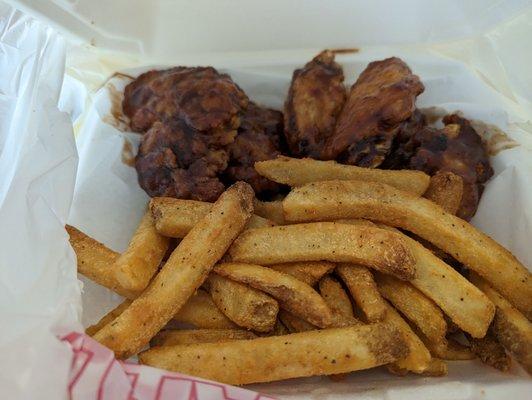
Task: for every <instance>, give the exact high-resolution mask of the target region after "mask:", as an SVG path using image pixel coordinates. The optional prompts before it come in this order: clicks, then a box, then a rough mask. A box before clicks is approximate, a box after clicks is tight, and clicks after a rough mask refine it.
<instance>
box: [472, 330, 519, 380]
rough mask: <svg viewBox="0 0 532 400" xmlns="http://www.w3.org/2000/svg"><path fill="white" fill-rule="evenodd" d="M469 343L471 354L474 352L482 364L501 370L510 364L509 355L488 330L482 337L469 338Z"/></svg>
mask: <svg viewBox="0 0 532 400" xmlns="http://www.w3.org/2000/svg"><path fill="white" fill-rule="evenodd" d="M469 343H470V345H471V351H472V352H473V354H476V356H477V357H478V358H479V359H480V361H482V362H483V363H484V364H486V365H489V366H490V367H493V368H495V369H498V370H499V371H503V372H506V371H508V370H509V369H510V367H511V366H512V360H511V358H510V356H508V354H506V352H505V351H504V347H503V346H502V345H501V344H500V343H499V341H498V340H497V338H496V337H495V336H494V335H493V334H492V333H491V332H490V331H488V333H487V334H486V336H484V337H483V338H469Z"/></svg>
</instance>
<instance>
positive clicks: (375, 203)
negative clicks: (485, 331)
mask: <svg viewBox="0 0 532 400" xmlns="http://www.w3.org/2000/svg"><path fill="white" fill-rule="evenodd" d="M283 209H284V211H285V217H286V218H287V219H288V220H290V221H313V220H314V221H315V220H324V219H340V218H367V219H371V220H375V221H379V222H383V223H385V224H388V225H393V226H397V227H400V228H402V229H406V230H408V231H411V232H413V233H415V234H416V235H418V236H420V237H422V238H423V239H426V240H428V241H430V242H431V243H433V244H435V245H436V246H437V247H439V248H441V249H442V250H444V251H445V252H446V253H448V254H450V255H451V256H453V257H454V258H456V259H457V260H458V261H460V262H461V263H463V264H464V265H465V266H467V267H469V268H470V269H471V270H473V271H475V272H477V273H478V274H479V275H480V276H482V277H483V278H484V279H486V280H487V281H488V283H489V284H490V285H492V286H493V287H494V288H495V289H496V290H498V291H500V293H501V294H502V295H503V296H505V297H506V298H507V299H508V300H509V301H510V303H512V304H513V305H514V306H515V307H516V308H517V309H519V310H520V311H521V312H523V314H525V316H526V317H527V318H532V279H531V278H530V272H529V271H528V270H527V269H526V268H525V267H524V266H523V265H522V264H521V263H520V262H519V261H518V260H517V259H516V258H515V257H514V256H513V255H512V254H511V253H510V252H509V251H508V250H506V249H505V248H504V247H502V246H501V245H499V244H498V243H497V242H495V241H494V240H493V239H491V238H489V237H488V236H486V235H484V234H483V233H481V232H480V231H478V230H477V229H475V228H474V227H473V226H472V225H470V224H468V223H467V222H465V221H463V220H461V219H460V218H458V217H455V216H454V215H452V214H449V213H447V212H445V211H444V210H443V209H442V208H441V207H439V206H438V205H436V204H434V203H433V202H431V201H429V200H427V199H424V198H421V197H416V196H413V195H411V194H409V193H407V192H403V191H400V190H397V189H395V188H393V187H391V186H388V185H385V184H381V183H375V182H360V181H330V182H317V183H311V184H308V185H306V186H303V187H300V188H296V189H293V190H292V192H290V194H289V195H288V196H287V197H286V198H285V200H284V201H283ZM482 336H483V335H481V336H480V337H482Z"/></svg>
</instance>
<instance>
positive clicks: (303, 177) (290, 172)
mask: <svg viewBox="0 0 532 400" xmlns="http://www.w3.org/2000/svg"><path fill="white" fill-rule="evenodd" d="M255 169H256V170H257V172H258V173H259V174H261V175H262V176H265V177H266V178H268V179H270V180H272V181H274V182H278V183H282V184H285V185H290V186H303V185H305V184H307V183H311V182H320V181H330V180H334V179H339V180H361V181H370V182H382V183H386V184H388V185H391V186H394V187H396V188H398V189H401V190H405V191H407V192H410V193H412V194H414V195H417V196H421V195H422V194H423V193H424V192H425V190H427V187H428V186H429V181H430V177H429V176H428V175H427V174H425V173H424V172H422V171H413V170H406V169H405V170H400V171H395V170H384V169H374V168H361V167H357V166H354V165H343V164H338V163H337V162H335V161H319V160H313V159H311V158H302V159H299V158H290V157H283V156H280V157H277V158H276V159H273V160H267V161H258V162H256V163H255Z"/></svg>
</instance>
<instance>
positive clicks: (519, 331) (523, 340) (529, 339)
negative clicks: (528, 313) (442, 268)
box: [471, 274, 532, 375]
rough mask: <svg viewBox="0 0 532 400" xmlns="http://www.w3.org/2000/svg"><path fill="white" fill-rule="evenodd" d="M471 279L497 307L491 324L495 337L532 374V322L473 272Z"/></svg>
mask: <svg viewBox="0 0 532 400" xmlns="http://www.w3.org/2000/svg"><path fill="white" fill-rule="evenodd" d="M471 280H472V281H473V283H474V284H475V285H477V287H479V288H480V289H481V290H482V291H483V292H484V293H486V295H487V296H488V297H489V298H490V300H491V301H493V303H494V304H495V306H496V308H497V311H496V312H495V318H494V319H493V324H492V326H491V329H492V330H493V333H494V334H495V336H496V338H497V339H498V340H499V342H500V343H501V344H502V345H503V346H504V348H505V349H506V350H508V351H509V352H510V353H511V354H512V355H513V356H514V357H515V359H516V360H517V362H518V363H519V364H521V365H522V366H523V368H524V369H525V370H526V371H527V372H528V373H529V374H531V375H532V323H530V321H529V320H528V319H527V318H526V317H525V316H524V315H523V314H522V313H520V312H519V311H518V310H517V309H516V308H515V307H513V306H512V305H511V304H510V302H508V301H507V300H506V299H505V298H504V297H502V296H501V295H500V294H499V293H498V292H497V291H496V290H495V289H493V288H492V287H491V286H490V285H489V284H488V283H487V282H486V281H485V280H483V279H482V278H480V277H478V276H476V275H474V274H472V276H471Z"/></svg>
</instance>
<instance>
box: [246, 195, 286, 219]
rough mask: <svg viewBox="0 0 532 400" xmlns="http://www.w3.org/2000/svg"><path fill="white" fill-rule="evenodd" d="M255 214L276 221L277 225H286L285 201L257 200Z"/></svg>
mask: <svg viewBox="0 0 532 400" xmlns="http://www.w3.org/2000/svg"><path fill="white" fill-rule="evenodd" d="M254 205H255V214H256V215H259V216H261V217H262V218H266V219H268V220H270V221H273V222H275V223H276V224H277V225H284V224H285V223H286V220H285V219H284V211H283V202H282V201H280V200H276V201H259V200H255V203H254Z"/></svg>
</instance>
